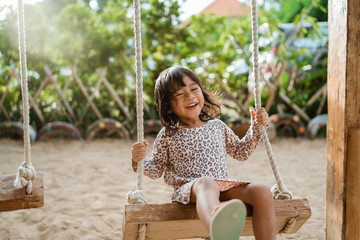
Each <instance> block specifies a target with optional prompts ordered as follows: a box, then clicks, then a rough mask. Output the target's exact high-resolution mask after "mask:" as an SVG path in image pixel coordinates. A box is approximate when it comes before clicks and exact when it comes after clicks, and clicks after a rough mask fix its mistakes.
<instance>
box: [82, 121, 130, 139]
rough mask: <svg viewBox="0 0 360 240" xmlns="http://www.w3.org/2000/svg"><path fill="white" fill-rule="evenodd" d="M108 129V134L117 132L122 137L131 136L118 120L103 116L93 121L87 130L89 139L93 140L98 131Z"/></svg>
mask: <svg viewBox="0 0 360 240" xmlns="http://www.w3.org/2000/svg"><path fill="white" fill-rule="evenodd" d="M102 131H107V132H108V135H110V134H112V133H113V132H116V133H117V134H118V135H119V137H120V138H129V132H128V130H126V128H125V127H124V126H123V125H122V124H121V123H120V122H119V121H117V120H115V119H111V118H103V119H99V120H97V121H95V122H94V123H92V124H91V125H90V126H89V127H88V130H87V131H86V132H87V134H86V136H87V139H88V140H92V139H93V138H94V137H95V136H96V134H97V133H98V132H102Z"/></svg>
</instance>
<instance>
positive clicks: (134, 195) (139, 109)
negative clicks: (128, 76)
mask: <svg viewBox="0 0 360 240" xmlns="http://www.w3.org/2000/svg"><path fill="white" fill-rule="evenodd" d="M134 33H135V65H136V118H137V141H138V142H143V141H144V123H143V117H144V112H143V82H142V48H141V15H140V0H134ZM137 172H138V175H137V184H136V186H137V190H136V191H133V192H128V194H127V202H128V203H129V204H145V203H146V201H145V199H144V196H143V191H142V190H143V175H144V169H143V161H140V162H139V163H138V171H137ZM146 229H147V226H146V224H140V225H139V227H138V236H137V239H138V240H145V238H146Z"/></svg>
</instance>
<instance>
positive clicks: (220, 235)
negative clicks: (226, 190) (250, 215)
mask: <svg viewBox="0 0 360 240" xmlns="http://www.w3.org/2000/svg"><path fill="white" fill-rule="evenodd" d="M245 220H246V207H245V204H244V203H243V202H242V201H240V200H238V199H233V200H230V201H227V202H225V203H223V204H221V205H220V207H219V209H218V210H217V211H216V212H215V213H214V215H213V216H212V218H211V222H210V239H211V240H239V237H240V235H241V231H242V229H243V227H244V224H245Z"/></svg>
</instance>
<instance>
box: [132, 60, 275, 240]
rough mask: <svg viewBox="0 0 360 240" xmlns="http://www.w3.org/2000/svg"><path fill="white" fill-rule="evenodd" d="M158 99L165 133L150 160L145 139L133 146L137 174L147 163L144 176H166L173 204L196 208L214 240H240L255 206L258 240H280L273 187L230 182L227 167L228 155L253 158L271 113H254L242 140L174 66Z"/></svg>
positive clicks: (162, 79)
mask: <svg viewBox="0 0 360 240" xmlns="http://www.w3.org/2000/svg"><path fill="white" fill-rule="evenodd" d="M155 99H156V105H157V109H158V112H159V114H160V119H161V122H162V124H163V126H164V128H163V129H162V130H161V131H160V132H159V134H158V136H157V137H156V139H155V142H154V147H153V151H152V156H151V157H150V158H148V157H145V155H146V149H147V146H148V145H149V144H148V142H147V141H146V140H145V141H144V142H137V143H135V144H134V145H133V147H132V166H133V169H134V171H135V172H136V171H137V163H138V162H139V161H141V160H144V161H143V164H144V174H145V175H147V176H149V177H151V178H154V179H155V178H160V177H161V176H162V175H163V174H164V181H165V183H167V184H169V185H171V186H173V187H174V193H173V195H172V201H173V202H179V203H183V204H188V203H196V209H197V213H198V215H199V218H200V220H201V222H202V223H203V224H204V226H205V228H206V229H207V230H208V231H209V233H210V238H211V239H214V240H238V239H239V237H240V234H241V231H242V228H243V225H244V222H245V218H246V208H245V205H244V203H246V204H249V205H251V206H252V207H253V222H252V223H253V231H254V235H255V238H256V239H271V240H272V239H276V219H275V211H274V205H273V198H272V194H271V191H270V189H269V187H268V186H265V185H262V184H258V183H251V182H243V181H237V180H229V179H228V175H229V174H228V168H227V164H226V154H229V155H230V156H231V157H233V158H235V159H237V160H239V161H244V160H246V159H247V158H248V157H249V156H250V154H251V153H252V152H253V150H254V149H255V148H256V146H257V145H258V143H259V141H260V139H261V136H260V127H259V125H260V124H261V125H264V126H267V125H268V123H269V117H268V114H267V113H266V111H265V110H264V109H263V108H262V109H260V110H259V111H258V112H255V110H254V109H253V108H251V109H250V113H251V116H252V124H251V127H250V128H249V130H248V132H247V134H246V136H245V137H244V138H242V139H240V138H238V137H237V136H236V135H235V134H234V132H233V131H232V130H231V129H230V128H229V127H228V126H227V125H226V124H225V123H223V122H222V121H221V120H219V119H217V118H216V117H217V116H218V115H219V114H220V106H219V105H218V104H217V103H216V102H215V101H214V99H213V98H212V96H211V95H210V93H208V92H207V91H206V90H205V89H203V88H202V86H201V84H200V79H199V77H198V76H197V75H196V74H195V73H194V72H193V71H191V70H189V69H187V68H185V67H171V68H169V69H166V70H165V71H163V72H162V73H161V74H160V76H159V78H158V79H157V80H156V84H155ZM221 202H222V203H221ZM220 203H221V204H220Z"/></svg>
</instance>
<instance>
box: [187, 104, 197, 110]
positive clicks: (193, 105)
mask: <svg viewBox="0 0 360 240" xmlns="http://www.w3.org/2000/svg"><path fill="white" fill-rule="evenodd" d="M197 105H198V104H197V103H191V104H189V105H187V106H186V108H187V109H193V108H195V107H196V106H197Z"/></svg>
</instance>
